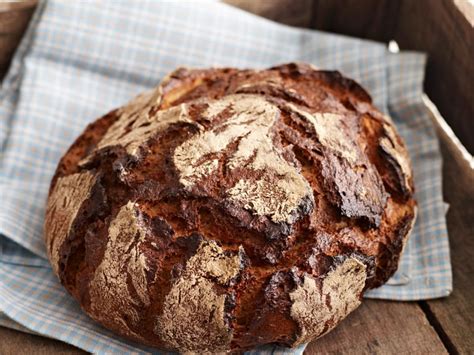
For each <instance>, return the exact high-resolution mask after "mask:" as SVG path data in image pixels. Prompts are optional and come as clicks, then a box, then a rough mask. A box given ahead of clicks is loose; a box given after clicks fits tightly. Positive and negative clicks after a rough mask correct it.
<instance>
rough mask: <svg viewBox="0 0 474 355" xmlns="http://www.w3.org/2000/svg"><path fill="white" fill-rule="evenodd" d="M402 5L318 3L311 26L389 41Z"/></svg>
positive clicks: (389, 0) (361, 0)
mask: <svg viewBox="0 0 474 355" xmlns="http://www.w3.org/2000/svg"><path fill="white" fill-rule="evenodd" d="M399 6H400V1H393V0H315V1H314V6H313V19H312V22H311V27H312V28H315V29H318V30H322V31H327V32H335V33H341V34H345V35H349V36H353V37H359V38H370V39H374V40H376V41H381V42H388V41H389V40H391V39H392V33H393V31H394V29H395V25H396V20H397V14H398V8H399Z"/></svg>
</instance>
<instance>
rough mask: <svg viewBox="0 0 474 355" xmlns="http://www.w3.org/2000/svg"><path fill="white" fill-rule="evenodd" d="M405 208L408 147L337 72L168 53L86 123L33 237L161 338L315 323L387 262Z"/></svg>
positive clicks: (76, 292)
mask: <svg viewBox="0 0 474 355" xmlns="http://www.w3.org/2000/svg"><path fill="white" fill-rule="evenodd" d="M414 218H415V201H414V200H413V182H412V174H411V168H410V164H409V160H408V156H407V153H406V149H405V147H404V145H403V142H402V141H401V139H400V137H399V136H398V135H397V133H396V131H395V128H394V126H393V123H392V122H391V120H390V119H389V118H388V117H386V116H384V115H382V114H381V113H380V112H379V111H377V110H376V109H375V108H374V107H373V106H372V104H371V99H370V96H369V95H368V94H367V93H366V92H365V91H364V90H363V89H362V88H361V87H360V86H359V85H358V84H357V83H355V82H354V81H352V80H350V79H347V78H344V77H343V76H341V75H340V74H339V73H338V72H329V71H320V70H316V69H315V68H313V67H311V66H309V65H305V64H293V63H292V64H287V65H282V66H278V67H275V68H271V69H268V70H261V71H255V70H237V69H205V70H191V69H184V68H182V69H178V70H176V71H174V72H173V73H171V74H170V75H169V76H168V77H166V78H165V80H164V81H163V82H162V83H161V84H160V86H158V87H157V88H156V89H154V90H152V91H151V92H148V93H145V94H142V95H140V96H138V97H137V98H135V99H134V100H132V101H131V102H130V103H129V104H127V105H126V106H124V107H121V108H119V109H116V110H114V111H112V112H110V113H109V114H107V115H105V116H104V117H102V118H100V119H98V120H97V121H96V122H94V123H92V124H91V125H89V126H88V127H87V129H86V130H85V132H84V133H83V134H82V135H81V136H80V137H79V138H78V139H77V140H76V142H75V143H74V144H73V145H72V146H71V148H70V149H69V151H68V152H67V153H66V155H65V156H64V157H63V158H62V159H61V161H60V163H59V166H58V169H57V171H56V174H55V176H54V178H53V180H52V183H51V189H50V195H49V201H48V207H47V215H46V222H45V240H46V245H47V249H48V253H49V257H50V260H51V264H52V266H53V269H54V272H55V273H56V274H57V276H58V277H59V279H60V280H61V282H62V283H63V285H64V286H65V288H66V289H67V290H68V291H69V292H70V293H71V294H72V295H73V296H74V297H75V298H76V299H77V300H78V302H79V303H80V304H81V306H82V308H83V309H84V311H85V312H87V313H88V314H89V315H90V316H91V317H92V318H93V319H95V320H97V321H98V322H100V323H101V324H103V325H104V326H105V327H107V328H110V329H112V330H114V331H115V332H117V333H119V334H121V335H123V336H125V337H128V338H130V339H133V340H136V341H138V342H141V343H144V344H148V345H151V346H155V347H157V348H161V349H169V350H176V351H180V352H197V353H202V352H222V351H242V350H245V349H248V348H252V347H254V346H257V345H260V344H266V343H279V344H282V345H286V346H296V345H298V344H301V343H304V342H308V341H310V340H313V339H315V338H317V337H319V336H321V335H323V334H324V333H326V332H328V331H329V330H331V329H332V328H333V327H335V326H336V325H337V324H338V323H339V322H340V321H341V320H342V319H343V318H344V317H345V316H346V315H347V314H348V313H350V312H351V311H353V310H354V309H355V308H356V307H357V306H358V305H359V304H360V302H361V297H362V294H363V292H364V291H365V290H367V289H370V288H374V287H377V286H380V285H382V284H383V283H384V282H386V281H387V279H388V278H389V277H390V276H391V275H392V274H393V273H394V272H395V270H396V268H397V264H398V260H399V257H400V254H401V252H402V249H403V245H404V244H405V242H406V240H407V237H408V234H409V231H410V228H411V226H412V224H413V221H414Z"/></svg>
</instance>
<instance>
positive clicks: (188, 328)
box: [155, 241, 243, 353]
mask: <svg viewBox="0 0 474 355" xmlns="http://www.w3.org/2000/svg"><path fill="white" fill-rule="evenodd" d="M242 256H243V249H242V248H241V249H239V251H238V252H235V253H234V252H232V253H225V252H224V250H223V249H222V248H221V247H220V246H218V245H217V244H216V242H214V241H203V242H201V244H200V246H199V248H198V250H197V252H196V254H195V255H194V256H192V257H191V258H190V259H189V260H188V262H187V263H186V268H185V270H184V271H183V273H182V274H181V275H180V277H179V278H178V280H177V281H176V282H175V283H174V285H173V287H172V288H171V291H170V292H169V293H168V295H167V296H166V299H165V303H164V306H163V314H162V315H161V316H160V317H158V319H157V323H156V326H155V332H156V333H157V334H158V335H159V336H160V337H161V338H162V339H163V340H164V341H165V343H166V344H167V345H168V346H169V347H171V348H173V349H177V350H178V351H180V352H197V353H202V352H211V353H214V352H216V351H223V350H226V349H228V346H229V344H230V341H231V339H232V330H231V329H230V328H229V326H228V325H227V323H226V320H225V305H226V299H227V297H228V296H229V295H228V294H226V293H225V292H222V291H218V288H216V286H217V285H221V286H228V285H231V284H232V282H233V280H234V279H235V278H236V277H237V276H238V275H239V273H240V271H241V268H242ZM204 325H205V326H204Z"/></svg>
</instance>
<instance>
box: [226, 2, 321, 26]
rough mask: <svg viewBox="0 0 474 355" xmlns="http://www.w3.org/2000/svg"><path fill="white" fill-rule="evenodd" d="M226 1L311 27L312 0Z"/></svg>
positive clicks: (273, 17)
mask: <svg viewBox="0 0 474 355" xmlns="http://www.w3.org/2000/svg"><path fill="white" fill-rule="evenodd" d="M224 2H225V3H227V4H229V5H232V6H236V7H239V8H241V9H242V10H245V11H248V12H251V13H253V14H255V15H259V16H262V17H265V18H268V19H270V20H273V21H277V22H280V23H284V24H286V25H290V26H298V27H310V25H311V18H312V7H313V1H312V0H258V1H254V0H224Z"/></svg>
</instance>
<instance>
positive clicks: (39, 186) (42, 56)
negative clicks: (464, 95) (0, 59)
mask: <svg viewBox="0 0 474 355" xmlns="http://www.w3.org/2000/svg"><path fill="white" fill-rule="evenodd" d="M295 60H298V61H306V62H310V63H313V64H315V65H316V66H318V67H320V68H326V69H337V70H339V71H341V72H342V73H343V74H345V75H347V76H349V77H352V78H354V79H356V80H357V81H358V82H360V83H361V84H362V85H363V86H364V87H365V88H366V89H367V90H368V91H369V92H370V93H371V95H372V96H373V98H374V101H375V104H376V105H377V107H378V108H379V109H380V110H382V111H383V112H385V113H386V114H389V115H390V116H391V117H392V118H393V119H394V121H395V123H396V125H397V127H398V129H399V132H400V133H401V135H402V136H403V137H404V138H405V141H406V142H407V144H408V148H409V151H410V155H411V158H412V160H413V168H414V176H415V184H416V195H417V196H416V197H417V200H418V207H419V214H418V220H417V223H416V225H415V228H414V231H413V233H412V236H411V238H410V240H409V242H408V245H407V248H406V250H405V253H404V255H403V258H402V261H401V265H400V268H399V271H398V272H397V274H396V275H395V276H394V277H393V278H392V279H391V280H390V281H389V283H388V284H387V285H385V286H383V287H381V288H380V289H377V290H373V291H371V292H369V293H368V294H367V297H373V298H385V299H393V300H419V299H427V298H435V297H442V296H446V295H448V294H449V293H450V292H451V289H452V281H451V266H450V260H449V247H448V238H447V232H446V221H445V206H444V204H443V201H442V194H441V157H440V152H439V147H438V141H437V138H436V135H435V131H434V129H433V126H432V124H431V121H430V118H429V115H428V112H427V111H426V109H425V107H424V105H423V103H422V101H421V97H422V96H421V95H422V81H423V73H424V66H425V56H424V55H422V54H419V53H398V54H392V53H389V52H388V51H387V49H386V47H385V46H384V45H382V44H379V43H374V42H369V41H362V40H358V39H352V38H347V37H343V36H338V35H333V34H327V33H321V32H317V31H310V30H302V29H295V28H289V27H286V26H282V25H278V24H275V23H273V22H270V21H267V20H264V19H261V18H258V17H256V16H253V15H251V14H248V13H244V12H242V11H240V10H238V9H235V8H232V7H229V6H227V5H224V4H221V3H215V2H206V3H204V2H202V1H201V2H185V1H180V2H177V1H176V2H158V1H152V0H150V1H140V2H135V1H133V0H120V1H112V0H110V1H101V2H100V3H98V2H92V1H69V2H66V1H55V0H52V1H49V2H47V3H41V5H40V6H39V8H38V11H37V13H36V14H35V17H34V19H33V21H32V24H31V26H30V28H29V31H28V33H27V35H26V37H25V39H24V40H23V42H22V44H21V46H20V48H19V49H18V51H17V53H16V56H15V58H14V61H13V63H12V66H11V69H10V72H9V73H8V75H7V77H6V79H5V80H4V83H3V87H2V89H1V91H0V196H1V198H0V201H1V202H0V250H1V254H0V310H1V311H3V312H4V317H8V318H9V319H10V326H11V323H12V322H11V321H14V322H16V323H18V324H21V325H22V326H24V327H26V328H28V329H30V330H32V331H34V332H37V333H40V334H43V335H45V336H49V337H53V338H57V339H60V340H62V341H65V342H68V343H71V344H74V345H76V346H78V347H80V348H82V349H85V350H88V351H91V352H95V353H105V352H131V351H137V352H141V351H150V349H147V348H144V347H140V346H137V345H136V344H132V343H130V342H127V341H124V340H123V339H120V338H118V337H116V336H114V335H112V334H111V333H110V332H108V331H107V330H105V329H103V328H101V327H100V326H98V325H97V324H95V323H94V322H92V321H91V320H90V319H89V318H88V317H87V316H85V315H84V314H83V313H82V312H81V311H80V309H79V307H78V305H77V304H76V302H75V301H73V300H72V298H71V297H70V296H69V295H68V294H67V293H66V292H65V291H64V290H63V288H62V287H61V285H60V284H59V283H58V281H57V280H56V278H55V277H54V276H53V273H52V271H51V268H50V267H49V264H48V262H47V261H46V259H45V255H46V254H45V248H44V245H43V240H42V224H43V218H44V205H45V201H46V196H47V193H48V186H49V182H50V179H51V176H52V174H53V171H54V169H55V167H56V164H57V162H58V160H59V158H60V156H61V155H62V154H63V153H64V152H65V150H66V149H67V147H68V146H69V145H70V144H71V142H72V141H73V139H74V138H75V137H76V136H77V135H78V134H79V133H80V132H81V131H82V130H83V129H84V128H85V126H86V125H87V123H88V122H90V121H91V120H93V119H95V118H96V117H98V116H100V115H102V114H103V113H105V112H107V111H108V110H110V109H112V108H114V107H117V106H119V105H121V104H123V103H124V102H127V101H128V100H129V99H130V98H132V97H133V96H134V95H136V94H138V93H140V92H142V91H144V90H147V89H149V88H151V87H153V86H155V85H156V84H157V83H158V81H159V80H160V79H161V78H162V77H163V76H164V75H165V74H166V73H167V72H169V71H171V70H172V69H174V68H175V67H177V66H182V65H186V66H197V67H199V66H211V65H213V66H237V67H252V68H255V67H257V68H264V67H268V66H272V65H275V64H278V63H284V62H289V61H295ZM3 319H4V322H7V321H6V320H5V319H6V318H3ZM269 349H270V350H272V349H273V348H272V347H270V348H268V347H267V348H266V351H269ZM259 351H263V350H259ZM273 351H276V352H277V353H278V352H282V353H284V352H285V350H284V349H281V348H276V349H273ZM302 351H303V347H301V348H300V349H297V350H296V351H295V350H293V352H296V353H301V352H302Z"/></svg>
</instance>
